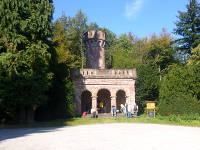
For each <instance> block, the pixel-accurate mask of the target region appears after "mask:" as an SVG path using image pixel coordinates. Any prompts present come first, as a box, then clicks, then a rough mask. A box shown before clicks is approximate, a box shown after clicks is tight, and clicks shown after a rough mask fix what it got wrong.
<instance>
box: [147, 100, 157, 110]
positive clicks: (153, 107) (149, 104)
mask: <svg viewBox="0 0 200 150" xmlns="http://www.w3.org/2000/svg"><path fill="white" fill-rule="evenodd" d="M155 108H156V103H155V102H152V101H151V102H147V109H155Z"/></svg>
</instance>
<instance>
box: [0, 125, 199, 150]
mask: <svg viewBox="0 0 200 150" xmlns="http://www.w3.org/2000/svg"><path fill="white" fill-rule="evenodd" d="M199 139H200V128H195V127H194V128H193V127H181V126H170V125H153V124H128V123H114V124H95V125H82V126H74V127H60V128H34V129H9V130H0V150H147V149H148V150H200V141H199Z"/></svg>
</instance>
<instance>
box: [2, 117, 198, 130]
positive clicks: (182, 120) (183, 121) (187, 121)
mask: <svg viewBox="0 0 200 150" xmlns="http://www.w3.org/2000/svg"><path fill="white" fill-rule="evenodd" d="M103 123H153V124H169V125H181V126H196V127H200V118H195V117H192V118H191V117H177V116H170V117H161V116H158V117H156V118H153V119H151V118H147V117H146V116H145V115H142V116H140V117H137V118H125V117H120V118H115V117H113V118H97V119H95V118H71V119H63V120H54V121H48V122H36V123H31V124H18V125H2V124H1V125H0V129H4V128H32V127H33V128H34V127H55V126H76V125H85V124H103Z"/></svg>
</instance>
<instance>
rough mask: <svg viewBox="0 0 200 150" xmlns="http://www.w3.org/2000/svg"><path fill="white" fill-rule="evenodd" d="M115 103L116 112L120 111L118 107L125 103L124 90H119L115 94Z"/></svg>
mask: <svg viewBox="0 0 200 150" xmlns="http://www.w3.org/2000/svg"><path fill="white" fill-rule="evenodd" d="M116 103H117V110H120V108H121V107H120V105H121V104H123V105H125V103H126V93H125V91H124V90H119V91H117V93H116Z"/></svg>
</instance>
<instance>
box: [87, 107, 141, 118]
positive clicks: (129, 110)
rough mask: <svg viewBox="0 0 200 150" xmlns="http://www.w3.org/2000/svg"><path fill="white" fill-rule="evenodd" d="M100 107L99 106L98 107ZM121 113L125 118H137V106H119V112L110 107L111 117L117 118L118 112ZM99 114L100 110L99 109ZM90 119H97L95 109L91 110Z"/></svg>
mask: <svg viewBox="0 0 200 150" xmlns="http://www.w3.org/2000/svg"><path fill="white" fill-rule="evenodd" d="M100 107H101V106H100ZM119 111H120V112H121V113H123V114H124V116H125V117H127V118H131V117H135V116H137V113H138V105H137V104H135V103H134V104H132V105H130V104H128V103H126V104H125V105H123V104H121V105H120V110H117V108H116V106H114V105H112V106H111V115H112V116H117V113H118V112H119ZM100 112H101V109H100ZM91 117H92V118H97V117H98V111H97V110H95V109H91Z"/></svg>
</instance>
